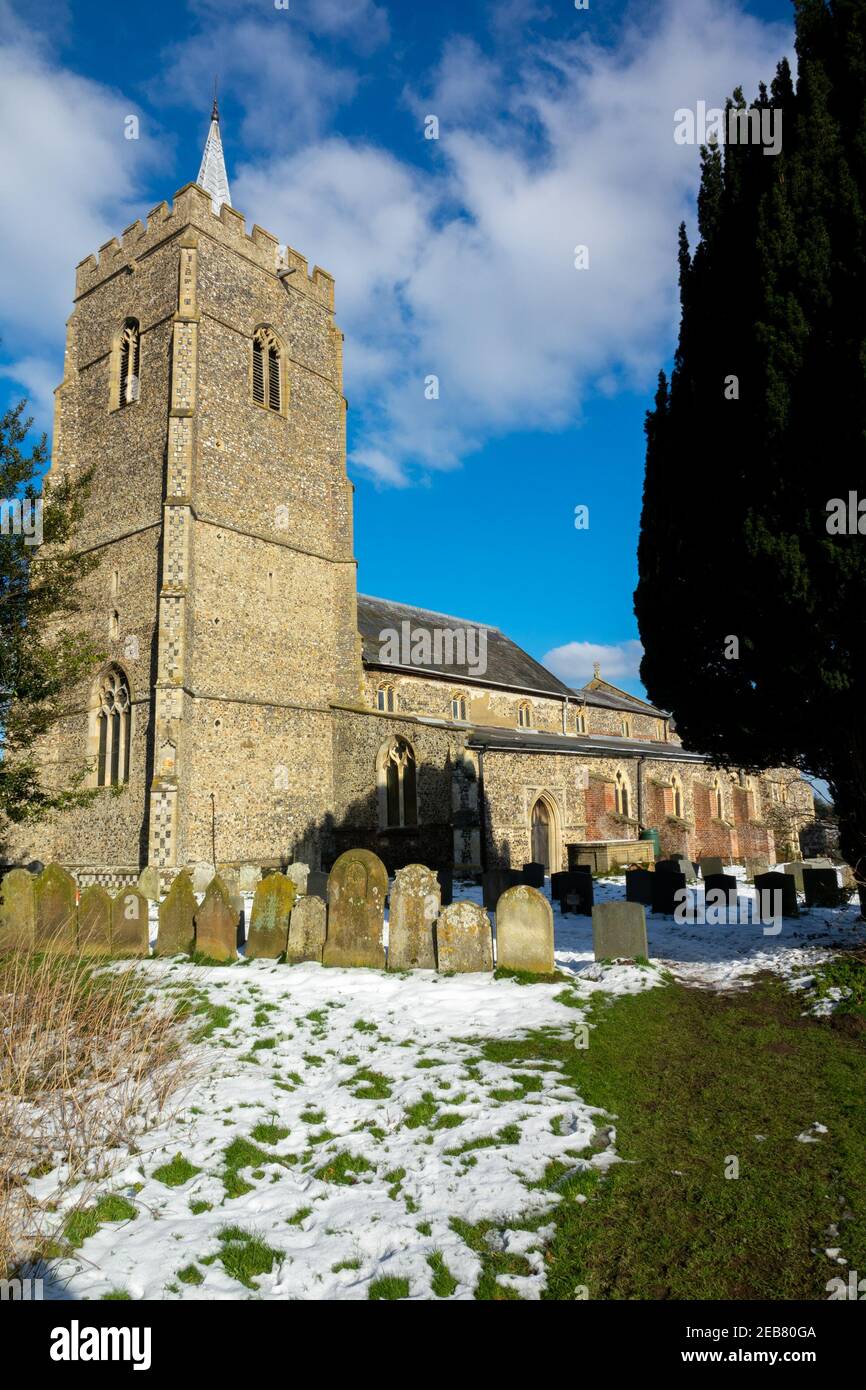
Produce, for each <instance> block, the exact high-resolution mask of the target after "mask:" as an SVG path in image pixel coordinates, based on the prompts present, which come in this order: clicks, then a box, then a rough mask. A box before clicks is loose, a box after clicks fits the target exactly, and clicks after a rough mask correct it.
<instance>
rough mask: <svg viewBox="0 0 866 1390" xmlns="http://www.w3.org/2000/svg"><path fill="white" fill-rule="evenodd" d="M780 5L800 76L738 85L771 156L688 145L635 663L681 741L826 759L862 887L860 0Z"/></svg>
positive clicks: (742, 757) (738, 754) (864, 148)
mask: <svg viewBox="0 0 866 1390" xmlns="http://www.w3.org/2000/svg"><path fill="white" fill-rule="evenodd" d="M795 10H796V34H797V58H798V71H797V82H796V88H795V86H794V83H793V81H792V76H791V71H790V67H789V65H788V63H787V62H785V61H783V62H782V63H780V64H779V67H778V70H777V73H776V76H775V79H774V81H773V83H772V85H771V88H770V91H769V93H768V92H767V91H766V90H765V89H763V88H762V89H761V91H760V92H759V95H758V97H757V100H756V101H755V102H754V103H753V106H754V107H757V108H759V109H760V108H763V107H765V106H768V105H769V106H771V107H773V108H774V109H776V110H778V111H781V113H782V121H783V126H782V132H783V144H782V152H781V154H779V155H778V156H776V157H772V156H768V155H765V154H764V153H763V150H762V149H761V148H760V146H757V145H750V144H733V143H728V144H726V145H725V147H724V150H719V149H704V150H702V151H701V157H702V169H701V184H700V194H699V199H698V228H699V240H698V244H697V246H696V248H695V251H694V254H693V255H692V254H690V252H689V248H688V246H687V244H686V239H685V232H684V230H683V229H682V228H681V230H680V294H681V326H680V337H679V344H678V348H677V353H676V358H675V362H674V368H673V373H672V376H671V381H670V385H669V386H668V384H667V383H666V382H665V381H664V379H662V380H661V384H660V389H659V392H658V394H657V396H656V400H655V406H654V409H653V410H651V411H650V412H649V413H648V416H647V423H646V433H647V464H646V482H645V489H644V505H643V516H642V523H641V537H640V544H639V557H638V559H639V582H638V588H637V591H636V593H635V612H636V614H637V618H638V623H639V627H640V633H641V637H642V640H643V643H644V647H645V651H646V655H645V657H644V661H643V664H642V667H641V674H642V677H643V680H644V683H645V685H646V687H647V690H648V691H649V694H650V698H651V699H652V700H653V701H655V702H656V703H658V704H661V705H665V706H667V707H668V708H669V709H671V710H672V712H673V714H674V716H675V718H676V720H677V725H678V728H679V731H680V733H681V735H682V737H683V740H684V742H685V743H686V744H687V745H688V746H689V747H692V748H696V749H699V750H701V751H702V752H705V753H707V754H709V755H710V756H712V757H713V758H714V759H715V760H716V761H717V762H718V763H719V765H721V766H741V767H750V768H753V769H755V770H758V769H761V768H767V767H772V766H791V767H797V768H799V769H800V770H802V771H804V772H809V773H812V774H814V775H815V776H818V777H823V778H826V780H827V781H828V783H829V785H830V788H831V791H832V794H833V798H834V801H835V804H836V807H837V810H838V813H839V819H840V831H841V846H842V852H843V854H844V855H845V858H846V859H847V860H848V862H849V863H850V864H851V865H852V866H853V867H854V870H855V873H856V876H857V879H858V882H859V883H860V884H861V885H862V884H866V719H864V715H866V0H795ZM731 104H732V105H734V106H736V107H742V106H743V96H742V93H741V92H735V93H734V96H733V102H732V103H731ZM732 378H736V385H735V384H734V383H733V382H732V380H731V379H732ZM851 493H854V494H856V497H857V500H858V501H863V503H864V511H863V514H862V528H863V531H862V533H860V532H859V531H857V532H856V533H855V534H834V533H832V532H831V530H830V529H828V528H829V527H830V525H831V524H832V523H831V517H832V515H833V513H832V512H831V511H828V508H829V507H830V504H831V502H832V501H833V499H843V500H844V501H845V503H846V506H847V504H848V501H849V494H851ZM732 638H736V639H737V643H738V655H737V656H733V655H732V654H731V653H732V652H733V651H735V650H736V648H735V647H734V644H733V643H732V642H731V640H730V639H732ZM862 898H863V894H862V893H861V899H862Z"/></svg>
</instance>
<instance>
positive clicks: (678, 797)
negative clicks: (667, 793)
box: [671, 772, 683, 820]
mask: <svg viewBox="0 0 866 1390" xmlns="http://www.w3.org/2000/svg"><path fill="white" fill-rule="evenodd" d="M671 791H672V794H673V796H672V800H673V813H674V815H675V816H676V818H677V820H682V818H683V784H682V782H681V781H680V779H679V776H678V775H677V773H676V772H675V773H674V775H673V777H672V778H671Z"/></svg>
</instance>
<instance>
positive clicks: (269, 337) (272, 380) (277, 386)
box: [253, 328, 283, 411]
mask: <svg viewBox="0 0 866 1390" xmlns="http://www.w3.org/2000/svg"><path fill="white" fill-rule="evenodd" d="M281 367H282V363H281V360H280V345H279V343H278V342H277V340H276V338H275V336H274V334H273V333H272V332H271V330H270V329H269V328H257V329H256V331H255V333H254V334H253V400H254V401H255V403H256V405H263V406H266V407H267V409H268V410H277V411H279V410H282V408H283V392H282V371H281Z"/></svg>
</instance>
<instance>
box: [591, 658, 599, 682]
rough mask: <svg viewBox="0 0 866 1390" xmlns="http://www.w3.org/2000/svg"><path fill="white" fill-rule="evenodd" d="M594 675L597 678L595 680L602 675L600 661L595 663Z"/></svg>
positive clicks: (593, 666)
mask: <svg viewBox="0 0 866 1390" xmlns="http://www.w3.org/2000/svg"><path fill="white" fill-rule="evenodd" d="M592 674H593V676H594V677H595V679H596V680H598V678H599V676H600V675H601V663H600V662H599V661H594V662H593V665H592Z"/></svg>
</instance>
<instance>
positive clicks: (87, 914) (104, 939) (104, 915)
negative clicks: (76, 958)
mask: <svg viewBox="0 0 866 1390" xmlns="http://www.w3.org/2000/svg"><path fill="white" fill-rule="evenodd" d="M78 949H79V951H80V952H81V954H82V955H83V956H107V955H109V954H110V953H111V898H110V897H109V896H108V894H107V893H106V891H105V889H104V888H103V887H102V886H101V884H99V883H91V884H90V886H89V887H87V888H85V889H84V890H83V892H82V894H81V898H80V901H79V903H78Z"/></svg>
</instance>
